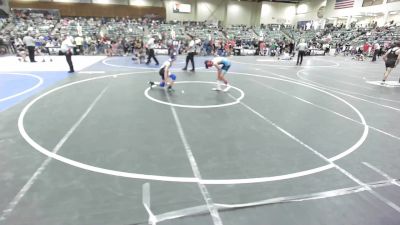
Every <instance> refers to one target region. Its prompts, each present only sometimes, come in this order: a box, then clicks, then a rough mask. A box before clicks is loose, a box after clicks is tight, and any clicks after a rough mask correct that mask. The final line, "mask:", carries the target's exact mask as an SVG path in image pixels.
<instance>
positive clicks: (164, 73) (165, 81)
mask: <svg viewBox="0 0 400 225" xmlns="http://www.w3.org/2000/svg"><path fill="white" fill-rule="evenodd" d="M175 60H176V53H173V54H172V55H171V56H170V58H169V59H168V60H167V61H165V62H164V63H163V64H162V66H161V67H160V70H159V72H158V74H159V75H160V77H161V82H160V83H158V82H154V81H149V84H150V88H153V87H155V86H160V87H162V88H164V87H165V86H167V90H168V91H169V92H171V91H174V89H172V86H173V85H174V82H175V80H176V75H175V74H171V71H170V68H171V66H172V64H173V63H174V62H175Z"/></svg>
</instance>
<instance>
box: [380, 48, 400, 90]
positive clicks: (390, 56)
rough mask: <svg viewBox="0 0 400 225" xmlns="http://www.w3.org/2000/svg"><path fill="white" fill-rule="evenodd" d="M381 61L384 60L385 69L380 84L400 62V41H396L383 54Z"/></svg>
mask: <svg viewBox="0 0 400 225" xmlns="http://www.w3.org/2000/svg"><path fill="white" fill-rule="evenodd" d="M383 61H385V65H386V71H385V74H384V75H383V79H382V82H381V84H382V85H384V84H385V81H386V79H387V78H388V76H389V74H390V73H391V72H392V70H393V69H394V68H395V67H396V66H397V65H398V64H399V62H400V42H397V43H396V46H395V47H394V48H391V49H389V50H388V51H387V52H386V54H385V55H384V56H383ZM399 83H400V79H399Z"/></svg>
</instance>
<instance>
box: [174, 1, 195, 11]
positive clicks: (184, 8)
mask: <svg viewBox="0 0 400 225" xmlns="http://www.w3.org/2000/svg"><path fill="white" fill-rule="evenodd" d="M172 12H173V13H191V12H192V5H190V4H181V3H179V2H176V3H174V5H173V8H172Z"/></svg>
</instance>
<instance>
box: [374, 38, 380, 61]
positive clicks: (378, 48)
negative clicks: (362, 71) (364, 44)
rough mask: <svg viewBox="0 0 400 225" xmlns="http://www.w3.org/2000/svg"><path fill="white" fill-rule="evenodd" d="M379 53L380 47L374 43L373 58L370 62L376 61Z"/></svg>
mask: <svg viewBox="0 0 400 225" xmlns="http://www.w3.org/2000/svg"><path fill="white" fill-rule="evenodd" d="M380 51H381V46H380V45H379V43H378V41H375V43H374V56H373V57H372V62H375V61H376V57H377V56H378V54H379V52H380Z"/></svg>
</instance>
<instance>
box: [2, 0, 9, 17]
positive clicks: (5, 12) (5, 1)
mask: <svg viewBox="0 0 400 225" xmlns="http://www.w3.org/2000/svg"><path fill="white" fill-rule="evenodd" d="M8 14H10V6H9V5H8V0H0V17H7V16H8Z"/></svg>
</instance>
